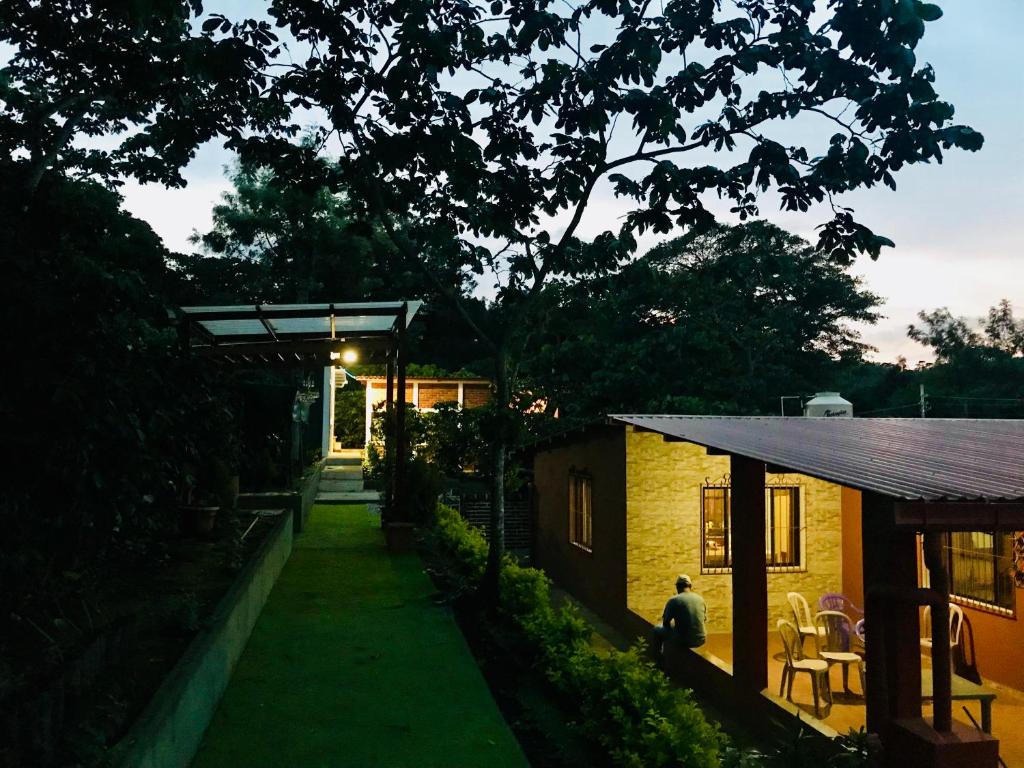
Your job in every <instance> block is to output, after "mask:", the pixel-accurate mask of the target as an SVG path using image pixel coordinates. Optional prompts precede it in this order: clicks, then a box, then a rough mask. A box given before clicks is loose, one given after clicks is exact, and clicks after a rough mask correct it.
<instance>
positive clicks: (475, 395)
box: [462, 384, 491, 408]
mask: <svg viewBox="0 0 1024 768" xmlns="http://www.w3.org/2000/svg"><path fill="white" fill-rule="evenodd" d="M490 401H491V388H490V386H489V385H487V384H466V385H464V386H463V394H462V404H463V406H465V407H466V408H479V407H480V406H481V405H487V403H489V402H490Z"/></svg>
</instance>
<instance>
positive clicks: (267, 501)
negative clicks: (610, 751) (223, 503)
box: [238, 491, 304, 533]
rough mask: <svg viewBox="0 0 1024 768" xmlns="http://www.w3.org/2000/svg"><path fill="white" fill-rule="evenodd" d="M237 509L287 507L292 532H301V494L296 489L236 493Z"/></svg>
mask: <svg viewBox="0 0 1024 768" xmlns="http://www.w3.org/2000/svg"><path fill="white" fill-rule="evenodd" d="M238 508H239V509H287V510H288V511H289V512H291V514H290V515H289V517H291V518H292V533H301V532H302V527H303V526H302V524H303V522H304V521H303V518H302V496H300V495H299V493H298V492H297V491H263V492H260V493H240V494H238Z"/></svg>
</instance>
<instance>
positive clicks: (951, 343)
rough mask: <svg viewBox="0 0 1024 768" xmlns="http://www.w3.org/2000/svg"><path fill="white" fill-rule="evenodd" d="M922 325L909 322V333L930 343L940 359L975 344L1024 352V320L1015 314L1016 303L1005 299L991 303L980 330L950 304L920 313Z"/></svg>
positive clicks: (1000, 349) (953, 355) (1012, 352)
mask: <svg viewBox="0 0 1024 768" xmlns="http://www.w3.org/2000/svg"><path fill="white" fill-rule="evenodd" d="M917 317H918V320H920V321H921V324H920V325H914V324H911V325H909V326H907V336H909V337H910V338H912V339H913V340H914V341H917V342H919V343H921V344H923V345H924V346H926V347H931V348H932V350H933V351H934V352H935V356H936V357H937V358H938V359H939V360H940V361H945V362H948V361H949V360H951V359H953V358H955V357H957V356H958V355H960V354H962V353H963V352H965V351H967V350H969V349H972V348H975V349H977V348H981V349H987V350H992V351H995V352H1001V353H1004V354H1006V355H1009V356H1011V357H1012V356H1014V355H1020V354H1024V320H1017V319H1015V318H1014V316H1013V305H1012V304H1011V303H1010V301H1009V299H1002V300H1001V301H1000V302H999V303H998V304H996V305H995V306H993V307H989V310H988V315H987V317H986V318H985V319H984V320H982V322H981V323H978V324H976V325H980V326H981V332H979V330H978V329H977V328H976V327H972V325H975V324H972V323H971V321H970V320H968V319H967V318H964V317H956V316H955V315H953V313H952V312H950V311H949V308H948V307H941V308H939V309H935V310H932V311H931V312H927V311H925V310H921V311H920V312H918V313H917Z"/></svg>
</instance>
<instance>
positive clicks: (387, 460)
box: [380, 346, 395, 525]
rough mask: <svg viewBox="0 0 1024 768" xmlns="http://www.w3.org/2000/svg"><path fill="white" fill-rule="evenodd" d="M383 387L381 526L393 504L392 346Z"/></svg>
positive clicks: (393, 384) (393, 415) (393, 378)
mask: <svg viewBox="0 0 1024 768" xmlns="http://www.w3.org/2000/svg"><path fill="white" fill-rule="evenodd" d="M386 379H387V380H386V382H385V386H386V387H387V392H386V394H385V395H384V467H385V469H386V470H387V471H386V473H385V476H386V477H385V479H386V481H387V484H386V486H385V488H384V507H383V510H382V514H381V516H380V523H381V525H385V524H386V523H387V520H386V517H387V512H388V511H389V510H390V509H391V507H392V504H393V502H394V492H395V473H394V467H395V349H394V346H392V348H391V349H390V350H389V351H388V359H387V375H386Z"/></svg>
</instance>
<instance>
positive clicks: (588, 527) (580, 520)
mask: <svg viewBox="0 0 1024 768" xmlns="http://www.w3.org/2000/svg"><path fill="white" fill-rule="evenodd" d="M592 485H593V483H592V481H591V478H590V476H589V475H585V474H581V473H577V472H570V473H569V541H570V543H572V544H575V545H576V546H577V547H579V548H580V549H585V550H586V551H587V552H590V551H592V548H593V539H592V533H593V531H592V520H593V518H592V514H591V513H592V507H591V494H592V490H591V488H592Z"/></svg>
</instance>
